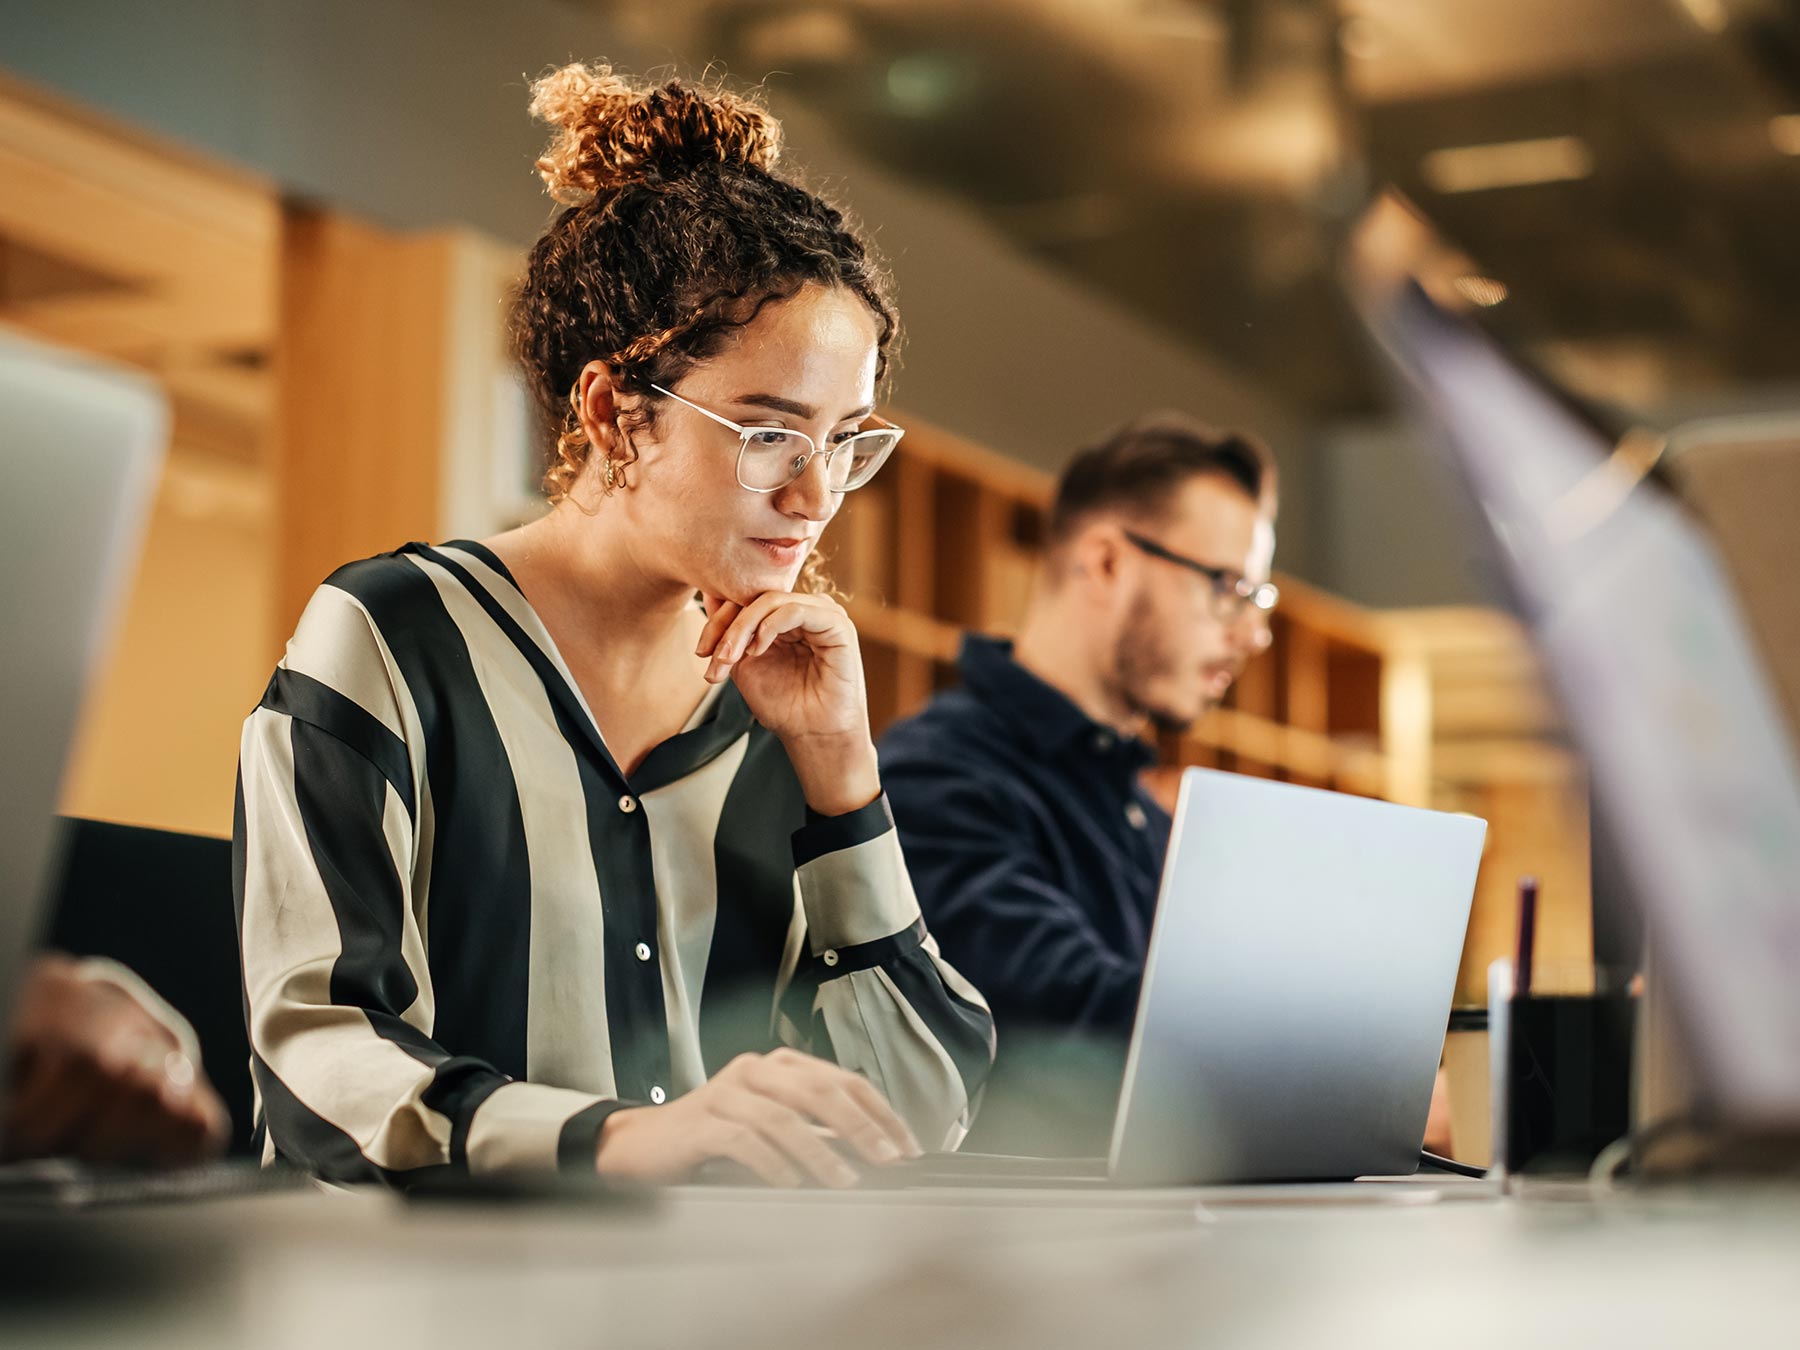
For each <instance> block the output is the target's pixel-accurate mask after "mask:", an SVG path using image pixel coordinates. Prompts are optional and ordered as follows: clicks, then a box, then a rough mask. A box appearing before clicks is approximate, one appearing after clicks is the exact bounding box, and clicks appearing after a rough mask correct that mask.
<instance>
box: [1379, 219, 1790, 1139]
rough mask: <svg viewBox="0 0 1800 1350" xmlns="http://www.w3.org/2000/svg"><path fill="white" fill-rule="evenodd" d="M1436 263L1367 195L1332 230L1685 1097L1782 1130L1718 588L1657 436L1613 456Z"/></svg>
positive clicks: (1764, 826)
mask: <svg viewBox="0 0 1800 1350" xmlns="http://www.w3.org/2000/svg"><path fill="white" fill-rule="evenodd" d="M1445 252H1446V249H1445V246H1444V245H1443V243H1442V241H1441V240H1439V239H1437V238H1436V237H1435V236H1434V235H1432V234H1431V233H1430V231H1429V229H1428V228H1427V227H1425V226H1424V225H1423V223H1422V222H1420V221H1419V220H1418V218H1417V217H1416V216H1413V215H1411V214H1410V213H1409V212H1407V211H1406V210H1405V208H1403V207H1401V206H1399V204H1398V203H1396V202H1395V201H1393V200H1392V199H1384V200H1383V201H1381V202H1379V203H1378V204H1377V205H1376V206H1375V207H1374V208H1373V209H1372V210H1371V212H1370V213H1369V214H1368V215H1367V216H1366V217H1365V218H1364V219H1363V221H1362V222H1361V224H1360V225H1359V227H1358V229H1357V230H1356V232H1355V233H1354V234H1353V236H1352V240H1351V245H1350V251H1349V258H1348V261H1349V275H1350V278H1351V284H1352V291H1353V295H1354V299H1355V303H1356V304H1357V306H1358V309H1359V312H1360V313H1361V315H1362V318H1363V320H1364V322H1365V323H1366V325H1367V326H1368V328H1369V330H1370V331H1371V333H1372V334H1373V336H1374V337H1375V339H1376V342H1377V344H1378V346H1379V348H1380V349H1381V351H1382V352H1383V353H1384V355H1385V358H1386V360H1387V362H1388V363H1389V364H1390V365H1391V367H1392V370H1393V372H1394V373H1395V374H1396V375H1397V376H1398V378H1399V382H1400V385H1401V387H1402V389H1403V391H1404V394H1405V395H1406V397H1407V400H1408V402H1409V404H1410V405H1411V406H1412V407H1413V408H1414V410H1415V411H1416V412H1417V413H1418V415H1419V416H1420V417H1421V419H1422V420H1423V421H1424V423H1425V424H1426V425H1427V428H1428V430H1429V431H1430V432H1431V433H1433V439H1434V440H1435V441H1436V443H1437V444H1438V445H1440V446H1441V447H1442V449H1443V451H1444V454H1445V456H1446V458H1447V459H1448V460H1449V462H1450V463H1451V464H1453V465H1454V466H1455V468H1456V470H1457V472H1458V477H1459V478H1460V479H1461V480H1462V481H1463V482H1464V483H1465V484H1466V486H1467V487H1468V488H1469V490H1470V491H1471V492H1472V494H1473V497H1474V500H1475V502H1476V504H1477V507H1478V514H1479V516H1480V518H1481V519H1482V520H1483V521H1484V522H1485V524H1486V527H1487V529H1488V532H1489V533H1490V534H1491V538H1492V544H1493V553H1494V555H1495V557H1496V558H1497V560H1498V563H1499V566H1500V570H1501V573H1502V575H1503V578H1504V580H1505V581H1506V583H1507V584H1508V586H1509V589H1510V591H1511V594H1512V596H1513V599H1514V602H1515V603H1516V605H1517V608H1518V611H1519V613H1520V615H1521V617H1522V618H1523V619H1524V620H1525V621H1526V623H1527V624H1528V625H1529V627H1530V629H1531V631H1532V634H1533V637H1534V640H1535V642H1536V645H1537V648H1538V650H1539V652H1540V654H1541V656H1542V658H1543V660H1544V663H1545V668H1546V670H1547V673H1548V675H1549V678H1550V681H1551V684H1552V685H1553V687H1554V689H1555V692H1556V694H1557V696H1558V699H1559V701H1560V703H1561V705H1562V708H1563V711H1564V713H1565V716H1566V720H1567V722H1568V725H1569V728H1570V733H1571V735H1572V736H1573V738H1574V740H1575V742H1576V744H1577V746H1578V748H1579V749H1580V751H1581V752H1582V754H1583V755H1584V756H1585V757H1586V760H1587V763H1588V766H1589V770H1590V772H1591V775H1592V779H1593V787H1594V794H1595V808H1596V811H1597V812H1598V814H1599V815H1600V817H1601V818H1602V823H1603V824H1604V826H1605V835H1606V837H1607V838H1609V839H1610V840H1611V842H1612V846H1613V847H1614V848H1615V849H1616V852H1617V858H1616V863H1617V866H1618V869H1619V871H1620V873H1621V874H1622V875H1623V877H1624V880H1625V882H1626V884H1627V886H1628V887H1629V891H1630V894H1631V896H1632V898H1633V900H1634V902H1635V903H1636V905H1637V906H1638V907H1639V908H1640V910H1641V911H1642V913H1643V916H1644V920H1645V923H1646V926H1647V928H1648V931H1649V933H1650V936H1651V938H1652V941H1653V942H1654V943H1655V944H1656V947H1657V951H1658V958H1657V959H1658V972H1659V978H1660V979H1661V980H1662V981H1665V982H1666V987H1665V988H1663V989H1661V990H1660V991H1659V992H1662V993H1666V995H1667V997H1668V998H1669V1000H1670V1001H1671V1003H1672V1005H1673V1012H1674V1016H1675V1025H1676V1028H1677V1030H1678V1032H1679V1034H1680V1038H1681V1041H1682V1043H1683V1047H1684V1048H1685V1050H1686V1051H1687V1059H1688V1061H1689V1063H1690V1064H1691V1066H1692V1071H1693V1074H1694V1077H1695V1081H1694V1084H1693V1086H1694V1088H1695V1089H1696V1091H1697V1094H1698V1104H1699V1105H1700V1106H1701V1107H1702V1108H1704V1109H1707V1110H1709V1111H1710V1112H1712V1113H1714V1114H1716V1115H1717V1116H1718V1117H1720V1118H1721V1119H1723V1120H1725V1121H1728V1122H1730V1123H1731V1124H1733V1125H1736V1126H1739V1127H1743V1128H1748V1129H1753V1130H1760V1129H1772V1130H1788V1129H1792V1128H1793V1127H1795V1126H1800V979H1796V978H1795V972H1796V971H1800V772H1797V771H1796V765H1795V756H1794V748H1793V744H1792V742H1791V741H1790V739H1789V735H1788V728H1787V724H1786V722H1785V720H1784V718H1783V716H1782V713H1781V709H1780V705H1779V703H1778V701H1777V697H1776V694H1775V692H1774V688H1773V685H1772V683H1771V681H1770V680H1769V678H1768V676H1767V673H1766V671H1765V668H1764V665H1763V662H1762V660H1761V657H1760V654H1759V652H1758V650H1757V647H1756V644H1755V642H1754V641H1753V639H1752V637H1751V633H1750V629H1749V627H1748V625H1747V624H1746V622H1745V620H1744V618H1743V616H1742V614H1741V613H1740V608H1739V601H1738V596H1737V594H1736V593H1735V591H1734V589H1733V587H1732V586H1731V584H1730V583H1729V581H1728V580H1727V578H1726V575H1725V573H1724V571H1723V570H1722V569H1721V567H1720V565H1719V563H1718V561H1717V559H1716V558H1715V554H1714V548H1713V545H1712V542H1711V541H1710V540H1709V538H1708V536H1707V534H1706V533H1705V531H1704V530H1703V528H1702V527H1701V526H1700V524H1699V523H1697V521H1696V519H1695V518H1694V517H1692V516H1691V515H1690V514H1689V512H1688V510H1687V509H1686V507H1685V506H1684V505H1683V504H1682V503H1681V502H1680V501H1679V500H1678V499H1677V498H1676V497H1675V496H1674V495H1673V494H1672V493H1671V492H1670V491H1669V490H1668V488H1667V487H1666V486H1664V484H1663V483H1662V482H1661V481H1660V479H1659V477H1658V476H1657V475H1656V474H1655V473H1652V472H1650V468H1651V465H1652V464H1653V462H1654V460H1655V457H1656V447H1655V446H1654V445H1652V446H1646V445H1645V444H1644V443H1642V442H1635V443H1634V442H1633V441H1632V440H1631V439H1630V438H1627V440H1626V441H1624V442H1621V443H1619V444H1618V445H1617V446H1615V444H1614V442H1613V440H1612V438H1611V437H1610V436H1608V435H1606V434H1605V433H1603V432H1602V431H1601V429H1600V428H1599V427H1597V426H1596V425H1595V424H1593V423H1592V422H1591V421H1589V420H1588V419H1587V418H1585V417H1584V416H1583V415H1582V414H1581V413H1580V412H1579V411H1578V410H1577V409H1575V408H1574V407H1573V406H1572V405H1571V404H1570V403H1569V402H1568V401H1566V400H1565V399H1563V398H1562V397H1560V396H1559V395H1558V394H1557V392H1556V391H1555V390H1554V389H1552V388H1551V387H1550V386H1549V385H1548V384H1547V383H1545V382H1544V381H1542V380H1539V379H1537V378H1535V377H1534V376H1532V375H1531V374H1529V373H1527V372H1526V370H1525V369H1524V368H1523V367H1522V365H1521V364H1519V363H1518V362H1516V361H1515V360H1513V359H1511V358H1510V357H1509V356H1508V355H1507V354H1505V353H1504V352H1503V351H1502V350H1501V349H1500V347H1499V345H1498V344H1497V343H1496V342H1494V341H1493V340H1492V339H1491V338H1489V337H1488V336H1487V335H1486V334H1485V333H1484V332H1483V331H1482V330H1480V329H1479V328H1477V327H1476V326H1475V325H1474V324H1473V323H1471V322H1470V321H1469V320H1468V319H1466V318H1464V317H1462V316H1460V315H1459V314H1457V313H1456V312H1454V311H1453V309H1452V307H1451V306H1450V304H1449V303H1448V302H1447V301H1442V300H1439V299H1434V298H1433V295H1434V294H1436V293H1438V292H1439V290H1441V288H1439V287H1437V282H1438V279H1439V278H1438V277H1437V275H1436V272H1437V263H1438V262H1439V261H1441V258H1442V256H1443V254H1444V253H1445ZM1764 509H1765V510H1769V511H1776V510H1780V509H1781V506H1780V504H1779V503H1777V502H1775V501H1769V502H1766V503H1765V504H1764ZM1787 511H1788V515H1789V518H1790V520H1791V517H1792V503H1791V502H1790V503H1788V505H1787ZM1789 584H1790V585H1791V584H1792V583H1791V581H1790V583H1789Z"/></svg>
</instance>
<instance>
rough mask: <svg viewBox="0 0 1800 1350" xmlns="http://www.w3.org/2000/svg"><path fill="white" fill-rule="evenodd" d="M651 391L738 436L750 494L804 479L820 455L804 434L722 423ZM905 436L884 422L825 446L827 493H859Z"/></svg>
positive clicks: (740, 469) (742, 480) (669, 393)
mask: <svg viewBox="0 0 1800 1350" xmlns="http://www.w3.org/2000/svg"><path fill="white" fill-rule="evenodd" d="M650 387H651V388H652V389H654V390H656V392H657V393H659V394H662V395H664V396H665V397H668V398H672V399H674V400H675V401H676V402H677V403H679V404H681V405H683V406H684V407H688V408H692V409H693V410H694V411H695V412H697V413H699V414H700V415H701V416H702V417H710V418H711V419H712V420H713V421H715V422H717V423H718V424H719V425H720V426H722V427H729V428H731V430H733V431H735V432H737V435H738V457H737V480H738V483H739V485H740V486H742V487H745V488H748V489H749V490H750V491H751V492H779V491H781V489H782V488H784V487H786V486H787V485H788V484H789V483H791V482H793V481H794V480H795V479H797V478H799V477H800V475H801V474H803V473H805V472H806V466H807V465H808V464H810V463H812V457H813V456H814V455H816V454H819V453H821V451H820V448H819V445H818V443H817V442H816V441H814V440H813V438H812V437H811V436H808V435H807V434H806V433H805V432H804V431H789V430H788V429H787V428H786V427H746V426H740V425H739V424H738V423H736V422H733V421H732V420H731V419H730V418H729V417H721V416H720V415H719V414H718V413H716V412H713V411H712V410H711V409H710V408H702V407H701V406H700V405H699V404H698V403H695V402H692V401H691V400H689V399H685V398H683V397H682V396H681V395H680V394H677V393H676V392H675V391H674V390H673V389H664V388H663V387H662V386H661V385H660V384H653V385H651V386H650ZM876 420H877V421H879V420H880V419H879V418H877V419H876ZM905 434H906V433H905V432H904V431H902V430H901V429H900V428H899V427H897V426H895V425H893V424H892V423H891V422H888V423H883V424H882V425H881V426H879V427H872V428H870V429H869V430H868V431H858V432H855V433H853V434H852V435H849V436H846V437H844V439H843V440H841V441H839V442H837V443H836V444H835V445H831V446H827V447H826V448H825V449H824V451H823V453H824V455H825V476H826V479H827V481H829V482H830V484H831V490H832V491H833V492H852V491H854V490H855V489H857V488H859V487H862V486H863V485H864V484H865V483H867V482H868V481H869V480H870V479H871V478H873V477H874V476H875V471H876V470H877V469H879V468H880V467H881V466H882V465H883V464H884V463H886V462H887V457H888V456H889V455H891V454H893V453H894V447H895V446H896V445H898V444H900V438H901V437H902V436H904V435H905Z"/></svg>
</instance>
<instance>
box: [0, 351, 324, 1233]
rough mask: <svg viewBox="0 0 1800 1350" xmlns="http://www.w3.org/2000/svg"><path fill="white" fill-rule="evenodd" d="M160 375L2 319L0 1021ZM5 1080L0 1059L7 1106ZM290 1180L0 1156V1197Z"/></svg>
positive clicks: (225, 1188) (209, 1188) (28, 922)
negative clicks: (36, 339)
mask: <svg viewBox="0 0 1800 1350" xmlns="http://www.w3.org/2000/svg"><path fill="white" fill-rule="evenodd" d="M168 434H169V411H168V404H167V401H166V400H165V399H164V397H163V396H162V394H161V393H160V392H159V391H158V389H157V388H156V386H155V385H154V384H153V383H152V382H150V381H149V380H147V379H145V378H143V377H142V376H139V375H137V374H134V373H132V372H130V371H126V370H122V369H120V368H118V367H114V366H110V365H103V364H101V363H99V362H96V361H92V360H89V359H87V358H83V357H80V356H76V355H72V354H70V353H67V352H63V351H60V350H57V349H53V348H48V347H43V346H40V345H38V344H36V343H30V342H26V341H24V340H22V339H16V338H13V337H11V336H8V335H4V334H0V575H3V576H4V577H5V584H4V585H0V633H4V634H5V641H4V642H0V1018H4V1021H0V1027H4V1026H6V1025H10V1023H11V1018H12V1012H13V1008H14V1005H15V1004H16V1002H17V999H18V994H19V986H20V979H21V977H22V974H23V971H24V968H25V965H26V962H27V961H28V960H29V958H30V955H31V950H32V948H33V946H34V945H35V943H36V942H37V941H38V940H39V938H40V935H41V934H42V933H43V932H44V931H45V930H46V929H47V927H48V923H47V920H48V917H49V915H48V910H49V909H50V906H51V904H52V896H53V895H54V893H55V891H56V878H57V875H58V872H59V869H60V867H61V865H62V858H61V856H60V853H61V844H62V843H63V841H64V840H65V839H66V834H65V831H64V829H63V828H62V824H61V822H59V821H58V820H57V818H56V815H55V811H56V802H57V796H58V793H59V790H60V788H61V785H62V780H63V776H64V772H65V769H66V766H67V762H68V758H69V751H70V746H71V743H72V741H73V738H74V733H75V724H76V719H77V716H78V714H79V713H80V711H81V706H82V701H83V695H84V694H85V692H86V691H87V689H88V687H89V685H90V683H91V677H92V675H93V673H94V670H95V668H96V667H97V665H98V660H99V657H100V655H101V654H102V652H103V650H104V648H105V646H106V643H107V640H108V638H109V637H110V636H111V634H112V632H113V630H114V628H115V626H116V620H117V618H118V615H119V612H120V610H121V608H122V605H123V601H124V599H125V596H126V593H127V591H128V589H129V584H130V580H131V577H132V574H133V572H134V570H135V564H136V562H137V558H138V554H139V549H140V545H141V543H142V539H143V534H144V530H145V526H146V524H147V522H148V519H149V514H150V506H151V503H152V501H153V499H154V495H155V490H156V483H157V478H158V475H159V472H160V470H161V466H162V461H163V455H164V448H165V446H166V445H167V442H168ZM6 1089H7V1080H6V1076H5V1074H4V1073H0V1108H4V1105H5V1099H4V1094H5V1092H6ZM290 1184H293V1183H292V1180H291V1178H289V1177H286V1176H280V1177H271V1176H265V1175H264V1174H263V1173H262V1172H261V1169H258V1168H255V1167H254V1166H246V1165H243V1164H239V1163H233V1162H220V1163H212V1164H207V1165H204V1166H201V1167H190V1168H181V1169H175V1170H171V1171H147V1170H139V1169H131V1168H115V1167H104V1168H103V1167H88V1166H84V1165H82V1164H79V1163H74V1162H70V1161H68V1160H64V1159H50V1160H47V1161H41V1162H30V1163H14V1164H10V1165H7V1166H4V1167H0V1205H7V1206H15V1205H20V1204H48V1205H54V1206H59V1207H61V1206H82V1205H93V1204H107V1203H119V1202H142V1201H146V1200H167V1199H183V1198H189V1197H201V1196H210V1195H220V1194H231V1193H237V1192H240V1191H254V1190H262V1189H269V1188H273V1187H276V1186H284V1185H290Z"/></svg>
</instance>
